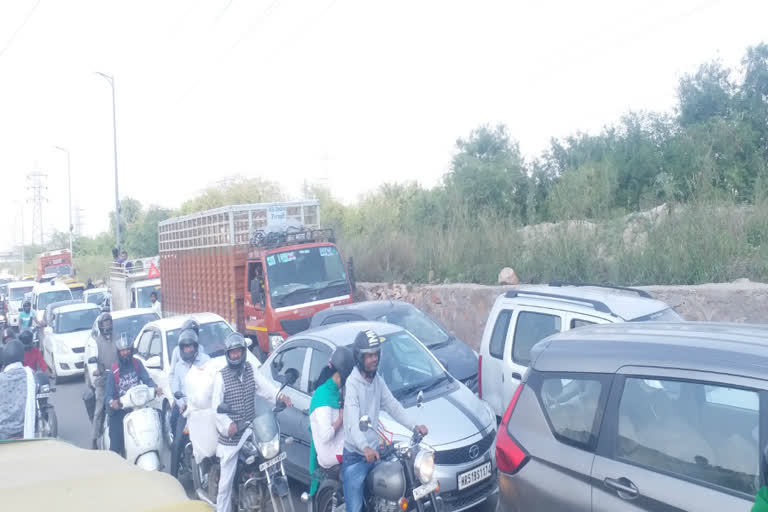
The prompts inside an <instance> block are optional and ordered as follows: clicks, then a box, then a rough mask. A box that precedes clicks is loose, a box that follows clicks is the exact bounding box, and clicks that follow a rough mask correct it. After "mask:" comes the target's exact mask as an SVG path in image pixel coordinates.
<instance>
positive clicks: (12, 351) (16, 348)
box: [3, 340, 24, 366]
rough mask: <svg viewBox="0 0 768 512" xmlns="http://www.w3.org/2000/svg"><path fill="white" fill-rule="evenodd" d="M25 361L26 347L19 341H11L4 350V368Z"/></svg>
mask: <svg viewBox="0 0 768 512" xmlns="http://www.w3.org/2000/svg"><path fill="white" fill-rule="evenodd" d="M22 361H24V345H22V344H21V342H20V341H19V340H11V341H9V342H8V344H6V345H5V348H3V366H8V365H9V364H11V363H21V362H22Z"/></svg>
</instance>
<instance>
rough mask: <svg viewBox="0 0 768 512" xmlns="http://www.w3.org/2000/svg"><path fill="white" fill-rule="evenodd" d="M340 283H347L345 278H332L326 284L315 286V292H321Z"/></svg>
mask: <svg viewBox="0 0 768 512" xmlns="http://www.w3.org/2000/svg"><path fill="white" fill-rule="evenodd" d="M341 284H347V280H346V279H334V280H333V281H329V282H328V284H326V285H324V286H321V287H320V288H317V293H322V292H324V291H325V290H327V289H328V288H331V287H333V286H339V285H341Z"/></svg>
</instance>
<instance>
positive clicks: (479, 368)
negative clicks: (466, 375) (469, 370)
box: [477, 355, 483, 398]
mask: <svg viewBox="0 0 768 512" xmlns="http://www.w3.org/2000/svg"><path fill="white" fill-rule="evenodd" d="M477 396H479V397H480V398H483V356H482V355H481V356H480V357H478V358H477Z"/></svg>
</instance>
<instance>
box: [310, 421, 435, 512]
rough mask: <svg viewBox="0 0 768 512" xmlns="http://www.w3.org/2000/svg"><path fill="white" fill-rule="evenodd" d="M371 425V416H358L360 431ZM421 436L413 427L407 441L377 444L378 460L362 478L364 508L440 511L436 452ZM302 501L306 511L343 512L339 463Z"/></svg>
mask: <svg viewBox="0 0 768 512" xmlns="http://www.w3.org/2000/svg"><path fill="white" fill-rule="evenodd" d="M370 428H371V421H370V418H368V416H363V417H362V418H360V430H361V431H363V432H365V431H367V430H369V429H370ZM423 439H424V436H423V435H422V434H421V433H420V432H418V431H417V430H414V432H413V435H412V436H411V439H410V440H409V441H408V442H403V443H397V444H391V443H390V444H386V445H383V446H380V447H379V462H378V463H377V464H376V465H375V466H374V468H373V469H372V470H371V471H370V473H368V476H367V477H366V479H365V510H366V511H368V512H396V511H408V510H416V511H418V512H424V511H426V510H431V511H434V512H440V511H441V510H442V501H441V500H438V499H437V497H436V496H435V493H436V492H437V491H438V490H439V488H440V486H439V484H438V483H437V481H436V480H434V479H433V475H434V470H435V452H434V451H433V450H432V449H431V448H430V447H428V446H427V445H425V444H422V440H423ZM301 501H303V502H304V503H306V504H307V511H308V512H342V511H343V510H344V509H345V507H344V488H343V486H342V483H341V478H340V477H339V468H338V466H337V467H336V468H334V469H333V470H330V471H327V470H326V471H324V473H323V474H322V479H321V482H320V485H319V487H318V488H317V491H316V492H315V494H314V495H313V496H312V497H311V498H310V496H309V494H307V493H303V494H302V495H301Z"/></svg>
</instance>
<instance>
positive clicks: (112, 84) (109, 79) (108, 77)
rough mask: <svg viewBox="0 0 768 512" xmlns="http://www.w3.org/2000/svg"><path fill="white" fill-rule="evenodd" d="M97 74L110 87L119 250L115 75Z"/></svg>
mask: <svg viewBox="0 0 768 512" xmlns="http://www.w3.org/2000/svg"><path fill="white" fill-rule="evenodd" d="M96 74H97V75H100V76H102V77H104V78H105V79H106V80H107V82H109V85H110V87H112V145H113V148H114V151H115V240H116V241H117V250H118V252H119V251H120V194H119V192H118V188H117V115H116V113H115V77H113V76H112V75H107V74H106V73H102V72H100V71H97V72H96Z"/></svg>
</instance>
